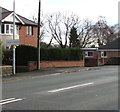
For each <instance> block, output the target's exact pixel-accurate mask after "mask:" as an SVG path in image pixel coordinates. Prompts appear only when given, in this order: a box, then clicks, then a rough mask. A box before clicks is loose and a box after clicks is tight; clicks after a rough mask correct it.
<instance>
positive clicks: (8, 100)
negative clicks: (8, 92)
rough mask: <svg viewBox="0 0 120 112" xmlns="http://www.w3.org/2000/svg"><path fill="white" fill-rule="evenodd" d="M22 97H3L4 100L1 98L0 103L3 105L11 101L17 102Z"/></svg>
mask: <svg viewBox="0 0 120 112" xmlns="http://www.w3.org/2000/svg"><path fill="white" fill-rule="evenodd" d="M21 100H23V99H15V98H9V99H5V100H1V101H0V102H1V103H0V105H4V104H8V103H12V102H17V101H21Z"/></svg>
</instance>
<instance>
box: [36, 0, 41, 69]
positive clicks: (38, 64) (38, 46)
mask: <svg viewBox="0 0 120 112" xmlns="http://www.w3.org/2000/svg"><path fill="white" fill-rule="evenodd" d="M40 12H41V0H39V8H38V42H37V49H38V59H37V70H39V69H40Z"/></svg>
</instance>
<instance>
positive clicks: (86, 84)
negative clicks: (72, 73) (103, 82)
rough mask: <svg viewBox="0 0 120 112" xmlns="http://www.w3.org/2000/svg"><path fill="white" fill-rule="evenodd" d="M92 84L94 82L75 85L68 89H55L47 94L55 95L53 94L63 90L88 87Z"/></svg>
mask: <svg viewBox="0 0 120 112" xmlns="http://www.w3.org/2000/svg"><path fill="white" fill-rule="evenodd" d="M92 84H94V82H90V83H85V84H80V85H75V86H70V87H66V88H60V89H55V90H50V91H48V92H49V93H55V92H59V91H64V90H68V89H73V88H77V87H83V86H88V85H92Z"/></svg>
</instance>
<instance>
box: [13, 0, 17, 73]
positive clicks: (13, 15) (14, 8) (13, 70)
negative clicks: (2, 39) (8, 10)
mask: <svg viewBox="0 0 120 112" xmlns="http://www.w3.org/2000/svg"><path fill="white" fill-rule="evenodd" d="M13 40H15V0H14V1H13ZM15 73H16V71H15V46H13V75H15Z"/></svg>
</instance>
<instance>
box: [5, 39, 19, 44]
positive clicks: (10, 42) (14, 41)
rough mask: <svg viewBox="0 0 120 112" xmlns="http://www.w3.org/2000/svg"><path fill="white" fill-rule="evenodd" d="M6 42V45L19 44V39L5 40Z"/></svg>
mask: <svg viewBox="0 0 120 112" xmlns="http://www.w3.org/2000/svg"><path fill="white" fill-rule="evenodd" d="M6 44H7V45H19V44H20V41H19V39H15V40H6Z"/></svg>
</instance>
